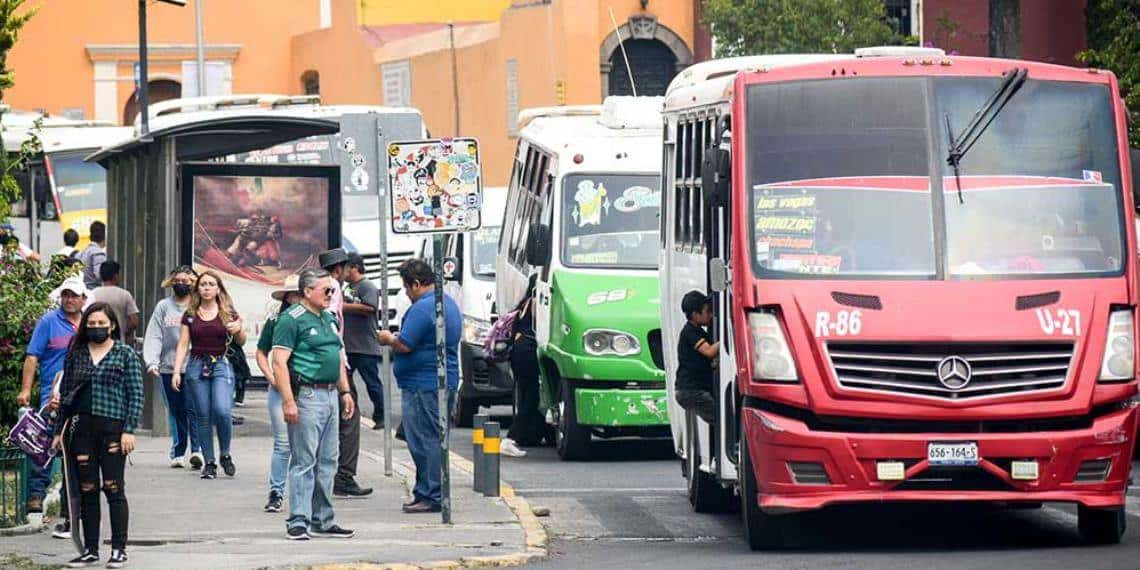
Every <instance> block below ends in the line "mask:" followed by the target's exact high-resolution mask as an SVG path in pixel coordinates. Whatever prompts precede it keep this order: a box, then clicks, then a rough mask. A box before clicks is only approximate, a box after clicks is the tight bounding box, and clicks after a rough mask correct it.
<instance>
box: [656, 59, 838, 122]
mask: <svg viewBox="0 0 1140 570" xmlns="http://www.w3.org/2000/svg"><path fill="white" fill-rule="evenodd" d="M854 58H855V56H854V55H852V54H779V55H749V56H743V57H729V58H724V59H714V60H711V61H705V62H701V63H698V64H696V65H692V66H689V67H687V68H685V70H684V71H682V72H681V73H680V74H679V75H677V77H676V78H674V79H673V81H672V82H671V83H670V84H669V88H668V89H667V90H666V91H665V109H666V110H671V109H676V108H682V107H696V106H702V105H707V104H711V103H717V102H720V101H724V100H726V99H728V95H727V89H728V88H729V87H730V86H731V85H732V82H733V80H735V79H736V74H737V73H739V72H741V71H754V70H755V71H759V70H767V69H772V68H776V67H790V66H793V65H803V64H805V63H816V62H820V61H840V60H845V59H854Z"/></svg>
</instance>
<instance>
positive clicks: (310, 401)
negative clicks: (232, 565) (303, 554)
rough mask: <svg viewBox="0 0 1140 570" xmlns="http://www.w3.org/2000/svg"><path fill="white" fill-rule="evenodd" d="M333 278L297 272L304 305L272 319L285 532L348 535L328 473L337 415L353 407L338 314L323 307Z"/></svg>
mask: <svg viewBox="0 0 1140 570" xmlns="http://www.w3.org/2000/svg"><path fill="white" fill-rule="evenodd" d="M332 282H333V279H332V278H331V277H330V276H329V274H328V272H327V271H324V270H319V269H306V270H305V271H303V272H301V277H300V280H299V284H298V290H299V292H300V293H301V303H300V304H299V305H295V306H293V307H291V308H290V309H289V310H288V311H286V312H285V313H284V314H282V315H280V316H278V317H277V323H276V324H275V325H274V328H273V378H274V380H275V383H276V384H277V385H279V386H282V387H284V386H286V385H288V386H289V387H290V389H289V390H281V396H282V405H281V406H282V413H283V415H284V416H285V421H286V422H287V423H288V424H289V447H290V449H291V450H292V456H291V464H290V465H289V519H288V521H287V522H286V526H285V528H286V536H287V537H288V538H289V539H290V540H308V539H309V537H310V536H316V537H328V538H351V537H352V536H353V535H354V534H355V533H354V532H353V531H352V530H349V529H345V528H341V527H340V526H338V525H337V524H336V523H335V522H334V516H335V513H334V512H333V506H332V496H333V495H332V492H333V479H334V478H335V477H336V470H337V459H338V457H339V455H340V444H339V441H338V431H339V430H338V420H337V418H338V416H339V417H340V418H345V417H349V416H352V415H353V412H355V411H356V410H355V407H356V406H355V402H354V401H353V399H352V392H351V391H350V390H349V385H348V374H347V373H346V369H345V365H346V363H345V358H344V350H343V344H342V343H341V340H340V330H339V329H340V327H339V325H338V324H337V320H336V317H334V316H333V314H332V313H330V312H329V311H328V307H329V301H330V300H331V299H332V296H333V292H334V291H335V290H336V289H335V288H334V287H333V284H332Z"/></svg>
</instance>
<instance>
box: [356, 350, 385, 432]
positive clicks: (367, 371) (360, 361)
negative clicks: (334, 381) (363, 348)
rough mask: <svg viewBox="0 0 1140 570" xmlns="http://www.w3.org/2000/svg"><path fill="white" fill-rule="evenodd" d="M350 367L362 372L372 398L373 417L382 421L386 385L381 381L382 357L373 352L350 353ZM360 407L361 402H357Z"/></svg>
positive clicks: (362, 378) (361, 375)
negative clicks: (373, 354) (372, 353)
mask: <svg viewBox="0 0 1140 570" xmlns="http://www.w3.org/2000/svg"><path fill="white" fill-rule="evenodd" d="M348 367H349V368H351V369H352V370H353V371H355V372H357V373H359V374H360V379H361V380H364V388H365V389H366V390H367V391H368V399H369V400H372V419H373V421H375V422H376V423H381V422H380V420H382V419H384V385H383V384H382V383H381V382H380V357H379V356H372V355H371V354H349V355H348ZM349 379H350V380H351V379H352V378H351V377H350V378H349ZM356 403H357V406H358V407H359V404H360V402H359V401H358V402H356Z"/></svg>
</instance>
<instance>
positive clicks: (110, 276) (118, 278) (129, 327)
mask: <svg viewBox="0 0 1140 570" xmlns="http://www.w3.org/2000/svg"><path fill="white" fill-rule="evenodd" d="M122 277H123V266H122V265H120V264H119V262H118V261H115V260H113V259H108V260H106V261H104V262H103V263H102V264H100V265H99V278H100V279H101V280H102V285H100V286H99V287H96V288H95V290H94V291H91V301H92V302H95V303H107V305H108V306H110V307H111V310H112V311H115V320H117V321H119V323H121V325H122V326H121V331H120V332H119V334H120V336H119V340H121V341H123V342H125V343H127V344H128V345H130V346H134V342H135V331H137V330H138V328H139V307H138V305H136V304H135V296H134V295H131V292H130V291H127V290H126V289H123V288H122V287H120V286H119V283H121V282H122Z"/></svg>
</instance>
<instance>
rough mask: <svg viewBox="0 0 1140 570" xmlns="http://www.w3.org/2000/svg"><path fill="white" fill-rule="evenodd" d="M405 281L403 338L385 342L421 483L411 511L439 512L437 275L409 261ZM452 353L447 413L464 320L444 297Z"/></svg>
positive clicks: (387, 337) (403, 269)
mask: <svg viewBox="0 0 1140 570" xmlns="http://www.w3.org/2000/svg"><path fill="white" fill-rule="evenodd" d="M400 279H401V280H402V281H403V283H404V290H405V292H407V294H408V298H409V299H411V300H412V306H411V307H409V308H408V310H407V312H405V313H404V319H403V321H402V322H401V323H400V334H399V335H398V336H397V335H394V334H392V333H391V332H390V331H380V333H379V334H378V339H379V341H380V344H382V345H385V346H390V347H392V351H393V352H394V353H395V362H394V363H393V371H394V372H395V375H396V384H397V385H398V386H399V387H400V395H401V402H400V404H401V410H402V412H403V418H402V422H403V425H404V437H405V440H406V441H407V443H408V451H409V452H411V454H412V461H414V462H415V464H416V485H415V487H414V488H413V489H412V495H413V497H412V502H410V503H408V504H405V505H404V512H406V513H438V512H439V511H440V510H441V503H442V501H443V491H442V481H441V479H442V470H443V465H442V459H441V457H440V445H441V443H442V441H441V440H440V433H439V426H440V423H439V385H438V378H437V372H436V362H437V359H436V342H435V328H436V327H435V296H436V295H437V294H442V292H439V291H436V290H435V276H434V275H433V273H432V270H431V267H430V266H429V265H428V264H427V263H426V262H424V261H423V260H422V259H409V260H407V261H405V262H404V263H403V265H401V266H400ZM443 311H444V328H445V338H444V340H445V342H444V347H445V351H446V354H447V409H449V410H450V409H451V408H452V406H453V405H454V401H455V390H456V388H458V387H459V337H460V334H461V329H462V328H463V317H462V316H461V313H460V312H459V305H458V304H457V303H456V302H455V300H454V299H452V298H451V297H449V296H447V295H443Z"/></svg>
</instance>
